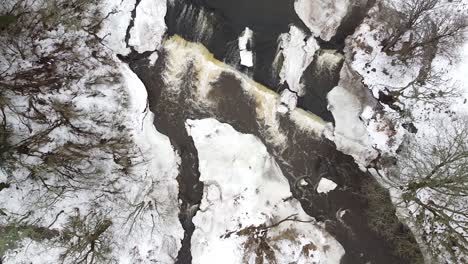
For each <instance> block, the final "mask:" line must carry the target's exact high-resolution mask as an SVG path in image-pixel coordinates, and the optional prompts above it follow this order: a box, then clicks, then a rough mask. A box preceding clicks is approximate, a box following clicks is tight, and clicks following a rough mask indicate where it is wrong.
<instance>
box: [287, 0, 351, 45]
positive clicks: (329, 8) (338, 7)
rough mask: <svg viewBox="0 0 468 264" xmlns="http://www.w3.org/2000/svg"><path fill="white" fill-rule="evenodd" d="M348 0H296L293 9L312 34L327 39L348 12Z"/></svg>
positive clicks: (331, 35)
mask: <svg viewBox="0 0 468 264" xmlns="http://www.w3.org/2000/svg"><path fill="white" fill-rule="evenodd" d="M349 5H350V3H349V1H348V0H332V1H331V0H297V1H295V2H294V9H295V10H296V13H297V15H298V16H299V18H300V19H301V20H302V21H303V22H304V24H305V25H306V26H307V27H308V28H309V29H310V31H311V32H312V34H313V35H314V36H317V37H320V38H321V39H323V40H325V41H329V40H330V39H331V38H332V37H333V36H334V35H335V34H336V30H337V29H338V27H339V26H340V24H341V20H342V19H343V18H344V17H345V15H346V14H347V12H348V7H349Z"/></svg>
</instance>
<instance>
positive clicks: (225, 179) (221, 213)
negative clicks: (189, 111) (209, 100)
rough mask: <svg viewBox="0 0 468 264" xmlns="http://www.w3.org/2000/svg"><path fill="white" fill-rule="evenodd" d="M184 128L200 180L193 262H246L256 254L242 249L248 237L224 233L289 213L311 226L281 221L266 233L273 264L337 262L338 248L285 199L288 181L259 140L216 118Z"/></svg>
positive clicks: (295, 203) (276, 219)
mask: <svg viewBox="0 0 468 264" xmlns="http://www.w3.org/2000/svg"><path fill="white" fill-rule="evenodd" d="M186 128H187V131H188V133H189V134H190V135H191V136H192V138H193V140H194V142H195V146H196V148H197V150H198V154H199V157H198V158H199V169H200V180H201V181H203V182H204V194H203V199H202V203H201V205H200V210H199V211H198V212H197V214H196V215H195V217H194V218H193V222H194V224H195V231H194V233H193V236H192V249H191V250H192V256H193V263H195V264H199V263H202V264H205V263H206V264H207V263H226V264H229V263H233V264H234V263H235V264H238V263H245V262H246V261H248V260H249V263H250V262H251V261H254V259H255V256H254V255H255V253H253V252H251V251H249V250H246V251H244V245H245V243H246V242H247V240H249V236H248V235H244V236H243V235H240V234H236V233H232V234H230V235H229V236H225V235H226V234H227V233H228V232H231V231H239V230H241V229H244V228H246V227H249V226H259V225H261V224H266V225H269V224H274V223H277V222H279V221H280V220H282V219H285V218H286V217H288V216H291V215H293V214H297V216H296V217H297V219H300V220H304V221H311V222H310V223H299V222H295V221H286V222H284V223H282V224H280V225H279V226H277V227H274V228H271V229H270V231H269V232H268V234H267V238H266V242H267V243H268V244H269V245H270V247H271V248H272V250H273V251H274V253H275V256H276V258H277V263H291V262H294V263H314V262H316V263H339V262H340V259H341V257H342V255H343V254H344V249H343V248H342V246H341V245H340V244H339V243H338V242H337V241H336V240H335V239H334V238H333V237H331V236H330V235H329V234H328V233H327V232H326V231H324V230H323V228H322V227H321V226H320V224H319V223H316V222H315V221H314V220H313V219H312V218H310V217H309V216H307V215H306V214H305V212H304V211H303V210H302V208H301V206H300V204H299V202H298V201H296V200H295V199H287V200H285V199H286V198H288V197H291V192H290V190H289V185H288V182H287V180H286V179H285V178H284V176H283V175H282V173H281V170H280V169H279V167H278V165H277V164H276V162H275V161H274V159H273V158H272V157H271V156H270V155H269V154H268V152H267V150H266V148H265V146H264V145H263V144H262V143H261V141H260V140H259V139H258V138H256V137H255V136H253V135H248V134H242V133H239V132H237V131H235V130H234V129H233V128H232V127H231V126H230V125H228V124H223V123H220V122H218V121H217V120H215V119H203V120H187V121H186ZM291 235H292V238H291ZM310 245H313V246H311V247H310V248H311V249H310V252H309V253H308V254H307V255H306V254H304V251H303V249H304V247H307V246H310ZM247 249H248V247H247Z"/></svg>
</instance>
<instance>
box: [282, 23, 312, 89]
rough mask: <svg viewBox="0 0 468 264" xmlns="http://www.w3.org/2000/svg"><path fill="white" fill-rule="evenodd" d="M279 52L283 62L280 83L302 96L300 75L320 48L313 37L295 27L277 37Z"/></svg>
mask: <svg viewBox="0 0 468 264" xmlns="http://www.w3.org/2000/svg"><path fill="white" fill-rule="evenodd" d="M279 47H280V52H281V53H282V54H283V57H284V62H283V65H282V68H281V71H280V74H279V75H280V83H284V82H286V83H287V84H288V86H289V89H290V90H291V91H294V92H296V93H297V94H298V95H299V96H303V95H304V93H305V91H304V87H303V85H302V84H301V83H300V81H301V77H302V74H303V73H304V71H305V69H306V68H307V67H308V66H309V65H310V63H311V62H312V61H313V59H314V55H315V52H316V51H317V50H318V49H319V48H320V47H319V45H318V43H317V41H316V40H315V39H314V38H313V37H309V38H307V36H306V34H305V33H304V32H303V31H302V30H301V29H299V28H298V27H296V26H290V27H289V33H284V34H281V35H280V37H279Z"/></svg>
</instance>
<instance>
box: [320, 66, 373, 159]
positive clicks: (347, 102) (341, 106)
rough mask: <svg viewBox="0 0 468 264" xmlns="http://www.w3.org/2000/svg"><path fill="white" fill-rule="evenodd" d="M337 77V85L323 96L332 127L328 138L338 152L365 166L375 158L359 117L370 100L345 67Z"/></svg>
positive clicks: (371, 144)
mask: <svg viewBox="0 0 468 264" xmlns="http://www.w3.org/2000/svg"><path fill="white" fill-rule="evenodd" d="M340 78H341V79H340V82H339V83H338V86H337V87H335V88H333V90H331V91H330V92H329V93H328V95H327V99H328V109H329V110H330V111H331V112H332V114H333V118H334V119H335V128H334V131H333V136H332V137H331V138H330V139H331V140H332V141H334V142H335V144H336V148H337V149H338V150H340V151H341V152H343V153H345V154H348V155H351V156H353V157H354V159H355V160H356V161H357V163H358V164H360V165H363V166H366V165H367V164H369V162H370V161H372V160H374V159H375V158H377V156H378V152H377V150H375V149H374V148H373V146H374V143H373V141H372V139H371V137H370V136H369V133H368V131H367V127H366V124H365V123H364V122H363V121H362V118H361V115H362V113H363V110H364V109H365V108H366V107H370V106H369V105H368V104H369V103H370V101H369V100H367V98H366V96H365V95H366V91H365V88H364V87H363V86H362V84H360V82H359V80H356V78H355V76H354V75H353V73H352V72H350V70H349V68H348V67H347V66H346V65H345V66H344V67H343V68H342V70H341V73H340ZM367 111H369V110H367Z"/></svg>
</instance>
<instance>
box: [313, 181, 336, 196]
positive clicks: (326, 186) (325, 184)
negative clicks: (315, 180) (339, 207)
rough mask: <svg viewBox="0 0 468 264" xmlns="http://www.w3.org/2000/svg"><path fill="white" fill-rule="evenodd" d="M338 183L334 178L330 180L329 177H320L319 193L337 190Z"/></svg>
mask: <svg viewBox="0 0 468 264" xmlns="http://www.w3.org/2000/svg"><path fill="white" fill-rule="evenodd" d="M337 186H338V185H337V184H336V183H335V182H333V181H332V180H329V179H327V178H321V179H320V182H319V184H318V186H317V192H318V193H329V192H331V191H333V190H335V188H336V187H337Z"/></svg>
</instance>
